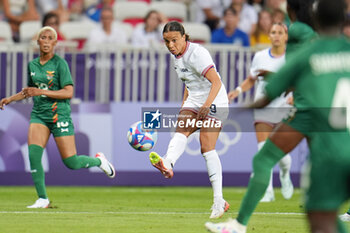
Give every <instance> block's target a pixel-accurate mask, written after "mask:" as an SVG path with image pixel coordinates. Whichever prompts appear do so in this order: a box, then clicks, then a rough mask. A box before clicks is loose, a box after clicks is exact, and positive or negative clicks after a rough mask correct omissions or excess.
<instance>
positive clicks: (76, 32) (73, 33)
mask: <svg viewBox="0 0 350 233" xmlns="http://www.w3.org/2000/svg"><path fill="white" fill-rule="evenodd" d="M96 26H97V24H95V23H91V22H64V23H62V24H61V26H60V30H61V32H62V33H63V35H64V36H65V37H66V39H67V40H73V41H78V49H81V48H83V47H84V43H85V42H86V40H87V38H88V37H89V35H90V31H91V30H92V29H94V28H95V27H96Z"/></svg>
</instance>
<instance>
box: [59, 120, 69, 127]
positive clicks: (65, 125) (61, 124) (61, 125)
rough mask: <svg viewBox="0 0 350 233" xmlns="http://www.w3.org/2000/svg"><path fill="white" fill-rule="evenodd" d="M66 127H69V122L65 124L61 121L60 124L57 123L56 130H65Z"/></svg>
mask: <svg viewBox="0 0 350 233" xmlns="http://www.w3.org/2000/svg"><path fill="white" fill-rule="evenodd" d="M68 125H69V122H68V121H66V122H63V121H61V122H57V128H61V127H62V128H66V127H68Z"/></svg>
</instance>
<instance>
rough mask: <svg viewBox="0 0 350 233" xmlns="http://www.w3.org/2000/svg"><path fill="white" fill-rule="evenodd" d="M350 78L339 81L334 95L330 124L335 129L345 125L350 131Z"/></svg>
mask: <svg viewBox="0 0 350 233" xmlns="http://www.w3.org/2000/svg"><path fill="white" fill-rule="evenodd" d="M349 93H350V79H348V78H342V79H339V80H338V82H337V86H336V88H335V92H334V95H333V102H332V109H331V111H330V113H329V124H330V125H331V126H332V127H333V128H335V129H343V128H345V127H347V128H348V130H349V131H350V98H349Z"/></svg>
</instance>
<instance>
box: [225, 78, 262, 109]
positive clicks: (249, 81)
mask: <svg viewBox="0 0 350 233" xmlns="http://www.w3.org/2000/svg"><path fill="white" fill-rule="evenodd" d="M255 82H256V77H253V76H250V75H249V76H248V78H246V79H245V80H244V81H243V82H242V83H241V85H239V86H238V87H237V88H236V89H234V90H233V91H230V92H229V93H228V94H227V97H228V100H229V102H230V103H231V101H232V100H233V99H235V98H237V96H238V95H239V94H241V93H243V92H245V91H248V90H250V89H251V88H252V87H253V86H254V84H255Z"/></svg>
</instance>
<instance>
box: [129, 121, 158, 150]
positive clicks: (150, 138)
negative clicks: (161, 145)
mask: <svg viewBox="0 0 350 233" xmlns="http://www.w3.org/2000/svg"><path fill="white" fill-rule="evenodd" d="M127 137H128V141H129V144H130V146H132V148H134V149H135V150H139V151H147V150H150V149H152V148H153V147H154V145H155V144H156V142H157V139H158V133H157V131H155V130H153V129H144V128H143V122H142V121H138V122H136V123H134V124H132V125H131V126H130V129H129V131H128V134H127Z"/></svg>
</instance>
